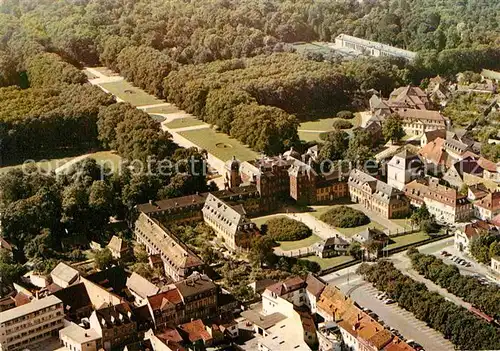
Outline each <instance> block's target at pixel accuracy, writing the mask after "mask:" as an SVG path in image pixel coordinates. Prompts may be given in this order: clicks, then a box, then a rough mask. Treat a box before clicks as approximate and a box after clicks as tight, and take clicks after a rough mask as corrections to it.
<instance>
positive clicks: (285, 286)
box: [266, 277, 306, 296]
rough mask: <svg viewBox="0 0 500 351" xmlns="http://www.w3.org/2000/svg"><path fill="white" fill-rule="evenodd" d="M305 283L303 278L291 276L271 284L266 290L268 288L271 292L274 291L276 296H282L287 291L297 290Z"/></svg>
mask: <svg viewBox="0 0 500 351" xmlns="http://www.w3.org/2000/svg"><path fill="white" fill-rule="evenodd" d="M305 285H306V282H305V280H304V278H302V277H292V278H289V279H287V280H285V281H284V282H279V283H276V284H273V285H271V286H268V287H267V288H266V290H269V291H270V292H272V293H275V294H276V295H278V296H282V295H284V294H287V293H289V292H292V291H295V290H298V289H300V288H304V287H305Z"/></svg>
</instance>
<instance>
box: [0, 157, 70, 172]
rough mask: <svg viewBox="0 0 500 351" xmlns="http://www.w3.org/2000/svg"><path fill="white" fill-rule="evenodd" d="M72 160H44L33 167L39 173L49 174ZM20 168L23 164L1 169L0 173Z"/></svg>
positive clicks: (67, 158) (66, 158) (64, 158)
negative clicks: (39, 171)
mask: <svg viewBox="0 0 500 351" xmlns="http://www.w3.org/2000/svg"><path fill="white" fill-rule="evenodd" d="M73 158H74V157H63V158H55V159H51V160H44V161H40V162H35V163H34V165H35V166H36V167H37V168H38V169H40V170H41V171H44V172H50V171H55V170H56V168H58V167H61V166H62V165H64V164H65V163H67V162H69V161H71V160H72V159H73ZM27 165H28V164H26V167H27ZM21 167H23V164H19V165H13V166H7V167H1V168H0V173H6V172H8V171H10V170H11V169H15V168H21Z"/></svg>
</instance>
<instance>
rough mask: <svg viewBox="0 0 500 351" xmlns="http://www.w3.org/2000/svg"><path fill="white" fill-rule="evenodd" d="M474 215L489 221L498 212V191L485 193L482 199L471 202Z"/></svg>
mask: <svg viewBox="0 0 500 351" xmlns="http://www.w3.org/2000/svg"><path fill="white" fill-rule="evenodd" d="M473 207H474V216H475V217H477V218H479V219H482V220H485V221H490V220H492V219H493V217H495V216H496V215H497V214H499V213H500V192H498V191H497V192H494V193H490V194H488V195H486V196H485V197H483V198H482V199H479V200H477V201H476V202H474V204H473Z"/></svg>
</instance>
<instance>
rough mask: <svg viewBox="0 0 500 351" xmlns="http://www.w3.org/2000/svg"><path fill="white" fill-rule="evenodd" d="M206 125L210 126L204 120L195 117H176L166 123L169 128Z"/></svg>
mask: <svg viewBox="0 0 500 351" xmlns="http://www.w3.org/2000/svg"><path fill="white" fill-rule="evenodd" d="M202 125H206V126H207V127H208V126H209V125H208V124H206V123H205V122H203V121H202V120H199V119H197V118H194V117H186V118H176V119H174V120H173V121H172V122H168V123H166V124H165V126H166V127H167V128H172V129H176V128H185V127H195V126H202Z"/></svg>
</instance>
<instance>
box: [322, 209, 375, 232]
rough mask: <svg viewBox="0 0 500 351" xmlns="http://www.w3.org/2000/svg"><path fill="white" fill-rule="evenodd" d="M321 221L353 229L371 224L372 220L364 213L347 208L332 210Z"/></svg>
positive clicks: (323, 215) (324, 214)
mask: <svg viewBox="0 0 500 351" xmlns="http://www.w3.org/2000/svg"><path fill="white" fill-rule="evenodd" d="M320 220H322V221H323V222H325V223H327V224H329V225H332V226H334V227H340V228H352V227H358V226H360V225H365V224H368V223H370V218H368V217H367V216H366V215H365V214H364V213H363V212H361V211H359V210H356V209H354V208H351V207H347V206H339V207H335V208H332V209H331V210H329V211H328V212H325V213H323V214H322V215H321V217H320Z"/></svg>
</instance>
